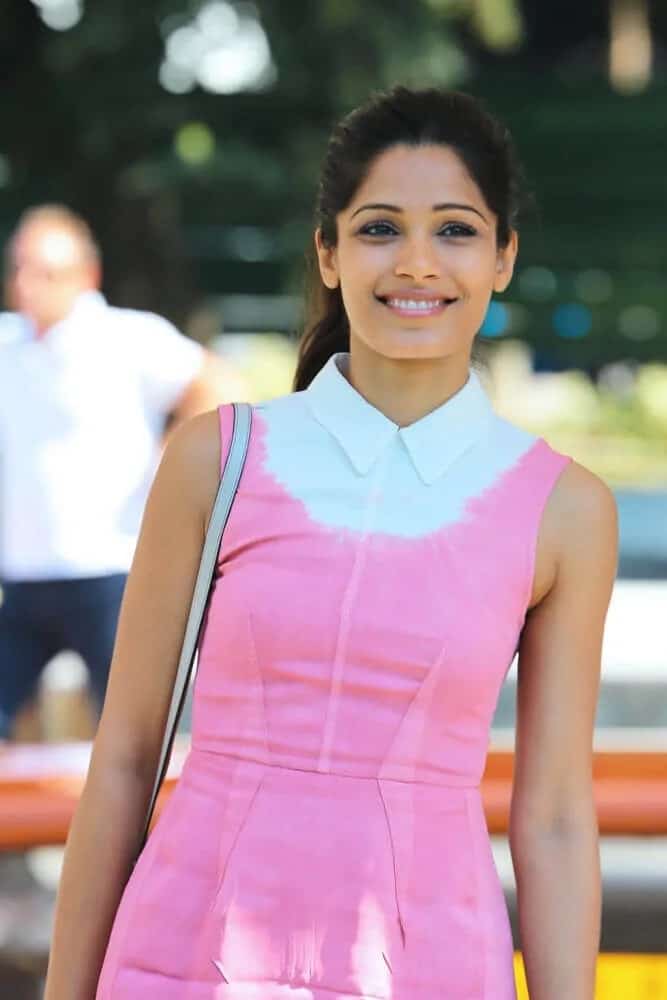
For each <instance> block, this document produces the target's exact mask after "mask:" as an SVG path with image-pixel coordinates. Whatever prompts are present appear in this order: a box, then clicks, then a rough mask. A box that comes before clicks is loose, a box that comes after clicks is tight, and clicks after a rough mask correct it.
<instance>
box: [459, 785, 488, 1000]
mask: <svg viewBox="0 0 667 1000" xmlns="http://www.w3.org/2000/svg"><path fill="white" fill-rule="evenodd" d="M464 801H465V809H466V818H467V821H468V828H469V830H470V839H471V841H472V852H473V857H474V861H475V864H474V869H475V889H476V895H477V905H476V910H477V920H478V923H479V925H480V926H481V930H482V944H481V952H482V969H483V977H482V996H481V997H480V1000H487V997H488V989H487V988H488V984H489V959H488V947H489V944H488V942H489V932H490V928H489V914H488V908H487V907H484V906H482V886H481V875H482V867H481V866H482V856H481V852H480V850H479V834H478V830H477V824H476V823H475V821H474V818H473V817H472V816H471V810H470V796H469V795H468V794H467V793H466V794H464Z"/></svg>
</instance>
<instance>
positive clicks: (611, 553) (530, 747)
mask: <svg viewBox="0 0 667 1000" xmlns="http://www.w3.org/2000/svg"><path fill="white" fill-rule="evenodd" d="M540 550H541V551H542V552H543V553H544V552H545V551H547V552H549V553H550V556H549V559H550V561H549V565H550V566H551V567H552V574H551V584H550V587H549V589H548V590H547V592H546V594H545V596H543V597H542V598H541V599H540V600H539V602H538V603H537V604H536V605H535V606H534V607H533V608H532V609H531V610H530V611H529V612H528V614H527V615H526V621H525V624H524V627H523V630H522V634H521V640H520V643H519V672H518V695H517V724H516V749H515V770H514V787H513V793H512V805H511V812H510V830H509V840H510V848H511V853H512V861H513V865H514V872H515V876H516V883H517V903H518V916H519V928H520V934H521V944H522V952H523V959H524V966H525V969H526V978H527V983H528V990H529V995H530V998H531V1000H593V997H594V994H595V966H596V958H597V954H598V948H599V937H600V909H601V885H600V882H601V879H600V860H599V843H598V825H597V817H596V812H595V804H594V799H593V778H592V760H593V731H594V727H595V713H596V707H597V698H598V688H599V680H600V660H601V651H602V635H603V630H604V622H605V618H606V614H607V609H608V606H609V600H610V597H611V591H612V587H613V583H614V578H615V576H616V569H617V558H618V522H617V512H616V503H615V500H614V497H613V494H612V493H611V491H610V490H609V488H608V487H607V486H606V485H605V484H604V483H603V482H602V481H601V480H600V479H598V478H597V476H595V475H593V473H591V472H590V471H589V470H587V469H585V468H583V467H582V466H580V465H578V464H577V463H574V462H572V463H571V464H570V465H569V466H568V467H567V468H566V470H565V471H564V472H563V473H562V475H561V476H560V479H559V481H558V483H557V484H556V486H555V488H554V490H553V491H552V494H551V496H550V498H549V501H548V503H547V506H546V509H545V511H544V515H543V518H542V525H541V527H540Z"/></svg>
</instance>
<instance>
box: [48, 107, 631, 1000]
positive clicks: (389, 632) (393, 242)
mask: <svg viewBox="0 0 667 1000" xmlns="http://www.w3.org/2000/svg"><path fill="white" fill-rule="evenodd" d="M516 189H517V170H516V166H515V162H514V157H513V153H512V148H511V145H510V139H509V137H508V135H507V133H506V131H505V130H504V129H503V128H502V127H501V126H500V125H499V124H498V123H497V122H496V121H495V120H494V119H492V118H491V117H490V116H489V115H488V114H487V113H486V112H485V111H484V110H483V109H482V108H481V107H480V105H479V104H478V103H477V102H476V101H475V100H474V99H473V98H471V97H468V96H465V95H463V94H458V93H447V92H441V91H436V90H430V91H418V92H414V91H409V90H406V89H404V88H397V89H395V90H393V91H392V92H390V93H388V94H380V95H377V96H375V97H374V98H373V99H372V100H371V101H369V103H368V104H367V105H365V106H364V107H362V108H360V109H358V110H357V111H355V112H353V113H352V114H351V115H350V116H348V118H347V119H346V120H345V121H343V122H342V123H341V124H340V125H339V126H338V127H337V128H336V129H335V131H334V133H333V135H332V138H331V142H330V145H329V148H328V152H327V155H326V159H325V163H324V167H323V171H322V178H321V184H320V190H319V197H318V206H317V229H316V234H315V241H316V250H317V262H318V265H319V267H318V281H319V282H320V297H319V302H318V303H316V305H317V308H318V309H319V312H318V315H317V317H316V321H315V322H314V324H313V325H312V326H311V328H310V329H309V331H308V332H307V333H306V335H305V338H304V340H303V343H302V346H301V351H300V358H299V365H298V371H297V374H296V379H295V388H296V389H297V390H299V391H297V392H294V393H292V394H290V395H288V396H284V397H281V398H279V399H275V400H272V401H270V402H268V403H265V404H263V405H261V406H257V407H255V409H254V415H253V429H252V435H251V443H250V450H249V454H248V460H247V463H246V467H245V470H244V473H243V477H242V481H241V485H240V490H239V493H238V496H237V498H236V501H235V505H234V508H233V511H232V515H231V518H230V521H229V523H228V526H227V529H226V532H225V536H224V538H223V542H222V546H221V549H220V554H219V564H218V573H217V575H216V580H215V583H214V588H213V591H212V596H211V603H210V605H209V611H208V618H207V623H206V628H205V634H204V637H203V643H202V648H201V653H200V661H199V672H198V676H197V681H196V690H195V702H194V717H193V737H192V749H191V751H190V753H189V755H188V759H187V762H186V764H185V766H184V769H183V772H182V776H181V779H180V781H179V784H178V786H177V789H176V791H175V792H174V794H173V795H172V797H171V799H170V801H169V803H168V805H167V807H166V809H165V811H164V812H163V813H162V815H161V817H160V819H159V821H158V823H157V825H156V827H155V829H154V831H153V833H152V835H151V837H150V838H149V840H148V843H147V846H146V847H145V849H144V850H143V852H142V854H141V856H140V858H139V861H138V863H137V866H136V868H135V869H134V871H133V873H132V875H131V877H130V878H129V881H128V875H129V872H130V869H131V863H132V858H133V852H134V851H135V849H136V847H137V842H138V838H139V835H140V830H141V824H142V819H143V815H144V809H145V807H146V802H147V798H148V795H149V791H150V786H151V781H152V778H153V774H154V769H155V765H156V759H157V755H158V751H159V746H160V742H161V738H162V731H163V726H164V720H165V717H166V712H167V707H168V702H169V697H170V691H171V685H172V681H173V675H174V672H175V668H176V663H177V658H178V653H179V649H180V644H181V639H182V633H183V628H184V623H185V620H186V616H187V611H188V605H189V600H190V594H191V589H192V584H193V579H194V576H195V573H196V568H197V565H198V561H199V556H200V551H201V546H202V540H203V537H204V530H205V525H206V522H207V518H208V516H209V514H210V511H211V507H212V502H213V497H214V495H215V491H216V486H217V482H218V477H219V470H220V468H221V466H222V463H223V461H224V456H225V454H226V448H227V446H228V444H229V437H230V428H231V412H230V407H229V406H228V405H227V406H221V407H220V408H219V410H218V411H217V412H215V411H214V412H211V413H206V414H204V415H202V416H201V417H197V418H195V419H194V420H192V421H190V422H189V423H188V424H187V425H186V426H184V427H183V428H181V429H180V430H178V431H177V432H176V433H175V435H174V437H173V439H172V441H171V442H170V443H169V445H168V447H167V449H166V452H165V455H164V457H163V461H162V464H161V466H160V469H159V472H158V474H157V477H156V480H155V483H154V486H153V490H152V493H151V496H150V499H149V502H148V505H147V509H146V513H145V518H144V523H143V527H142V531H141V537H140V540H139V543H138V547H137V552H136V556H135V560H134V564H133V567H132V571H131V574H130V577H129V580H128V583H127V588H126V593H125V597H124V601H123V607H122V612H121V618H120V622H119V627H118V633H117V639H116V647H115V651H114V662H113V665H112V670H111V679H110V684H109V688H108V692H107V697H106V703H105V707H104V712H103V716H102V719H101V723H100V727H99V732H98V735H97V739H96V741H95V746H94V751H93V757H92V762H91V767H90V773H89V777H88V780H87V783H86V788H85V791H84V794H83V797H82V800H81V803H80V805H79V807H78V810H77V813H76V817H75V819H74V822H73V825H72V830H71V833H70V838H69V843H68V847H67V854H66V861H65V866H64V870H63V877H62V882H61V889H60V895H59V902H58V909H57V920H56V928H55V935H54V948H53V955H52V960H51V967H50V972H49V976H48V983H47V990H46V998H47V1000H66V998H67V1000H75V998H76V1000H84V998H85V1000H90V998H92V997H93V996H96V997H97V998H98V1000H135V998H140V997H141V998H144V997H160V998H162V1000H185V998H191V1000H195V998H196V1000H204V998H213V997H215V998H218V1000H221V998H233V1000H241V998H244V1000H245V998H249V997H252V998H261V1000H281V998H287V997H290V998H295V1000H296V998H298V1000H332V998H333V997H336V998H341V1000H342V998H343V997H345V998H356V1000H362V998H366V997H377V998H387V1000H388V998H392V1000H416V998H419V1000H436V998H438V1000H440V998H447V1000H464V998H465V1000H510V998H513V997H514V996H515V988H514V979H513V973H512V939H511V935H510V929H509V924H508V919H507V911H506V908H505V903H504V899H503V894H502V890H501V886H500V883H499V880H498V877H497V874H496V871H495V868H494V864H493V857H492V854H491V849H490V844H489V839H488V834H487V830H486V824H485V820H484V813H483V809H482V802H481V798H480V789H479V783H480V779H481V776H482V773H483V770H484V763H485V754H486V747H487V740H488V733H489V727H490V723H491V719H492V715H493V711H494V708H495V704H496V699H497V695H498V690H499V688H500V685H501V683H502V681H503V679H504V677H505V674H506V672H507V669H508V667H509V664H510V662H511V660H512V658H513V655H514V652H515V650H516V649H517V648H518V650H519V655H520V669H519V696H518V728H517V745H516V770H515V785H514V795H513V801H512V815H511V848H512V856H513V860H514V866H515V870H516V876H517V884H518V901H519V912H520V929H521V937H522V947H523V952H524V957H525V963H526V968H527V976H528V983H529V987H530V996H531V1000H565V998H566V1000H590V998H591V997H592V996H593V989H594V969H595V959H596V951H597V944H598V934H599V909H600V885H599V864H598V844H597V827H596V818H595V810H594V806H593V796H592V787H591V744H592V730H593V722H594V715H595V707H596V697H597V687H598V678H599V666H600V647H601V637H602V631H603V623H604V618H605V614H606V609H607V606H608V602H609V597H610V591H611V587H612V581H613V577H614V573H615V565H616V516H615V506H614V502H613V498H612V496H611V494H610V491H609V490H608V489H607V488H606V487H605V486H604V484H603V483H602V482H601V481H600V480H599V479H597V478H596V477H595V476H593V475H592V474H591V473H590V472H588V471H587V470H586V469H584V468H582V467H581V466H579V465H578V464H577V463H575V462H573V461H571V460H570V459H569V458H568V457H567V456H565V455H562V454H559V453H558V452H556V451H554V450H553V449H552V448H551V447H550V446H549V445H548V444H547V443H546V441H544V439H542V438H536V437H535V436H533V435H531V434H529V433H527V432H525V431H524V430H521V429H520V428H518V427H515V426H514V425H512V424H511V423H509V422H507V421H506V420H504V419H502V418H500V417H499V416H498V415H497V414H496V413H495V412H494V410H493V408H492V406H491V404H490V401H489V399H488V397H487V395H486V393H485V391H484V389H483V388H482V385H481V383H480V381H479V378H478V376H477V375H476V373H475V371H474V370H473V369H471V351H472V348H473V343H474V340H475V336H476V334H477V332H478V330H479V328H480V326H481V324H482V320H483V317H484V315H485V312H486V309H487V306H488V303H489V299H490V297H491V295H492V293H493V292H494V291H495V292H503V291H504V290H505V289H506V288H507V286H508V284H509V282H510V279H511V277H512V270H513V267H514V261H515V257H516V252H517V235H516V228H515V214H516V212H515V210H516V197H517V190H516ZM126 883H127V884H126ZM121 897H122V898H121ZM112 925H113V926H112ZM100 969H101V974H100ZM98 974H100V975H99V982H98Z"/></svg>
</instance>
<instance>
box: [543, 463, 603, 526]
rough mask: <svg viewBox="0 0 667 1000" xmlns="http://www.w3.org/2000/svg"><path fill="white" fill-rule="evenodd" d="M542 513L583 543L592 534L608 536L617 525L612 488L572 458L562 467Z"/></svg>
mask: <svg viewBox="0 0 667 1000" xmlns="http://www.w3.org/2000/svg"><path fill="white" fill-rule="evenodd" d="M545 513H546V516H547V517H550V518H552V519H554V520H555V521H557V523H558V526H559V529H560V533H561V536H562V537H564V538H565V539H567V540H569V541H576V542H579V543H582V544H583V543H585V542H586V540H587V538H588V537H590V535H591V534H592V535H593V536H594V537H596V536H606V537H609V536H610V535H611V534H613V533H614V532H615V531H616V527H617V520H618V512H617V507H616V499H615V497H614V494H613V493H612V491H611V489H610V488H609V486H608V485H607V484H606V483H605V482H604V480H603V479H600V477H599V476H597V475H596V474H595V473H594V472H591V470H590V469H587V468H586V467H585V466H584V465H580V464H579V462H575V461H572V462H570V463H569V464H568V465H567V466H566V467H565V469H564V470H563V473H562V475H561V476H560V477H559V479H558V482H557V483H556V486H555V488H554V490H553V492H552V495H551V497H550V498H549V502H548V505H547V511H546V512H545Z"/></svg>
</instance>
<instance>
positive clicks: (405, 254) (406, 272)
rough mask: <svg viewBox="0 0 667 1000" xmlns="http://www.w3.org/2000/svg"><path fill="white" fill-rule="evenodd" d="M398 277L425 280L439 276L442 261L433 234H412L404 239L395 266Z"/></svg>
mask: <svg viewBox="0 0 667 1000" xmlns="http://www.w3.org/2000/svg"><path fill="white" fill-rule="evenodd" d="M394 273H395V275H396V277H397V278H398V277H401V278H411V279H412V280H413V281H425V280H426V279H427V278H439V277H440V274H441V267H440V261H439V258H438V253H437V250H436V247H435V246H434V244H433V238H432V237H431V236H412V237H410V238H406V239H405V240H404V241H402V245H401V249H400V252H399V255H398V258H397V260H396V265H395V268H394Z"/></svg>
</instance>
